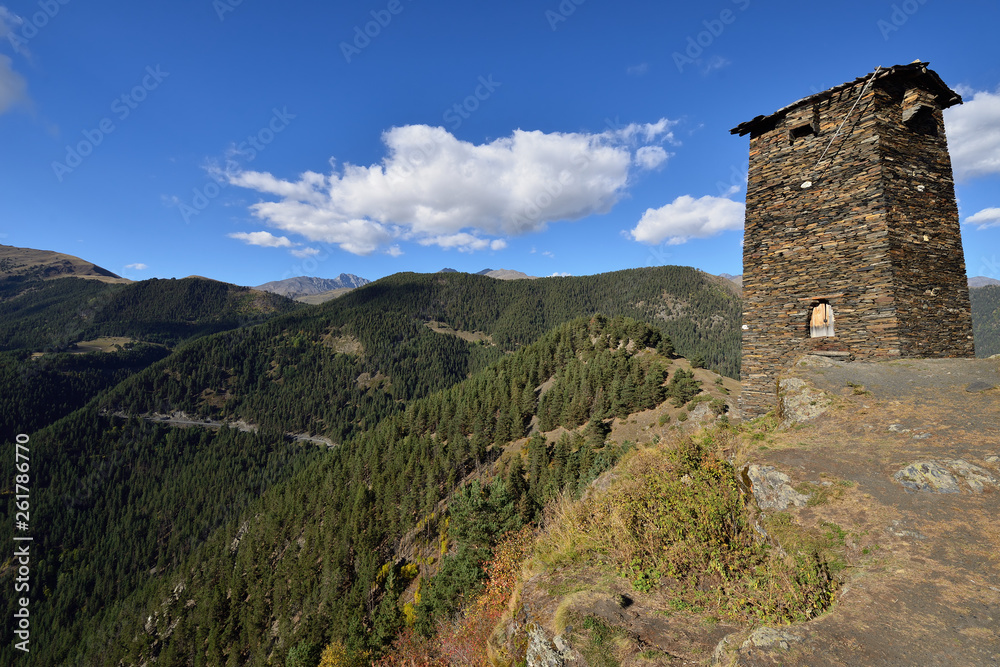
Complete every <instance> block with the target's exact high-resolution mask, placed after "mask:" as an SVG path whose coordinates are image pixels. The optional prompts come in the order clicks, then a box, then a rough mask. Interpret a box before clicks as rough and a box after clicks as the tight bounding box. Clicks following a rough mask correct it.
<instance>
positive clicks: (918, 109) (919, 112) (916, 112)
mask: <svg viewBox="0 0 1000 667" xmlns="http://www.w3.org/2000/svg"><path fill="white" fill-rule="evenodd" d="M903 123H904V124H905V125H906V127H908V128H909V129H910V130H911V131H912V132H916V133H917V134H924V135H927V136H929V137H936V136H938V122H937V118H935V117H934V109H933V108H931V107H929V106H927V105H925V104H917V105H915V106H912V107H910V108H909V109H906V110H905V111H904V112H903Z"/></svg>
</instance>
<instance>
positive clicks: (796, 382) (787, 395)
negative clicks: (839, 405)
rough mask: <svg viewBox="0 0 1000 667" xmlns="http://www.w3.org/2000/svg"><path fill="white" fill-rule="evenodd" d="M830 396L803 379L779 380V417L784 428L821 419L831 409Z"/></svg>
mask: <svg viewBox="0 0 1000 667" xmlns="http://www.w3.org/2000/svg"><path fill="white" fill-rule="evenodd" d="M830 404H831V400H830V396H829V395H828V394H826V393H825V392H823V391H821V390H819V389H817V388H816V387H814V386H813V385H811V384H810V383H809V382H807V381H805V380H803V379H802V378H796V377H789V378H781V379H779V380H778V416H779V417H780V418H781V422H782V425H783V426H789V425H790V424H799V423H802V422H807V421H810V420H813V419H815V418H816V417H819V416H820V415H821V414H823V413H824V412H826V411H827V409H828V408H829V407H830Z"/></svg>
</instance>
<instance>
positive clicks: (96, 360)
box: [0, 276, 301, 440]
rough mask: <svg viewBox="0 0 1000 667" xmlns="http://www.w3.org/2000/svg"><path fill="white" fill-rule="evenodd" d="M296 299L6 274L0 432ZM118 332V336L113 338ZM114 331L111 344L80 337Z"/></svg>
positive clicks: (199, 285) (57, 413) (65, 408)
mask: <svg viewBox="0 0 1000 667" xmlns="http://www.w3.org/2000/svg"><path fill="white" fill-rule="evenodd" d="M299 307H301V306H299V305H298V304H296V303H295V302H293V301H290V300H288V299H285V298H283V297H280V296H277V295H274V294H265V293H261V292H254V291H252V290H249V289H247V288H245V287H238V286H236V285H228V284H226V283H220V282H216V281H213V280H205V279H200V278H186V279H184V280H148V281H144V282H139V283H131V284H109V283H103V282H98V281H95V280H86V279H82V278H74V277H69V278H58V279H54V280H41V279H38V278H28V277H23V276H15V277H8V278H4V279H0V389H2V392H0V411H2V414H0V435H2V436H3V437H4V439H5V440H8V439H9V438H10V437H13V434H14V433H18V432H20V433H25V432H28V433H30V432H32V431H34V430H36V429H39V428H41V427H43V426H45V425H46V424H49V423H51V422H53V421H55V420H56V419H58V418H60V417H62V416H64V415H67V414H69V413H70V412H72V411H73V410H75V409H77V408H80V407H82V406H83V405H85V404H86V403H87V402H88V401H89V400H90V399H91V398H93V397H94V396H96V395H97V394H98V393H100V392H101V391H103V390H105V389H109V388H111V387H114V386H115V385H117V384H119V383H120V382H122V381H123V380H125V378H127V377H129V376H130V375H132V374H133V373H136V372H138V371H141V370H142V369H144V368H146V367H147V366H149V365H150V364H152V363H153V362H155V361H158V360H160V359H162V358H164V357H165V356H167V355H168V354H169V352H170V350H169V349H168V346H174V345H177V344H179V343H181V342H184V341H189V340H192V339H194V338H197V337H199V336H204V335H207V334H210V333H214V332H218V331H224V330H227V329H233V328H239V327H248V326H251V325H253V324H256V323H258V322H263V321H265V320H266V319H268V318H270V317H273V316H275V315H277V314H280V313H282V312H289V311H292V310H295V309H297V308H299ZM109 337H110V338H109ZM102 338H107V339H108V340H110V341H112V342H114V343H117V345H112V344H108V345H105V346H103V347H106V348H108V349H109V350H110V351H105V352H91V353H88V354H83V353H82V352H83V350H81V349H78V347H79V346H78V343H81V342H84V341H91V340H94V339H102Z"/></svg>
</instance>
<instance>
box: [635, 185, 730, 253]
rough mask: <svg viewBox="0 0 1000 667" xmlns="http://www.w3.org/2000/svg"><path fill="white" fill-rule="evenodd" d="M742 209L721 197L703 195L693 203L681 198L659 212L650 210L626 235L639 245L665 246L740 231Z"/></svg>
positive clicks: (691, 199) (689, 197) (692, 199)
mask: <svg viewBox="0 0 1000 667" xmlns="http://www.w3.org/2000/svg"><path fill="white" fill-rule="evenodd" d="M745 208H746V207H745V205H744V204H742V203H740V202H735V201H733V200H732V199H727V198H725V197H712V196H710V195H706V196H704V197H701V198H699V199H695V198H694V197H691V196H689V195H682V196H680V197H678V198H677V199H675V200H674V201H672V202H671V203H669V204H667V205H666V206H661V207H660V208H655V209H654V208H650V209H647V210H646V212H645V213H644V214H643V215H642V218H641V219H640V220H639V224H637V225H636V226H635V228H634V229H632V231H631V232H630V234H631V236H632V238H633V239H635V240H636V241H640V242H642V243H650V244H657V243H660V242H662V241H664V240H666V242H667V243H668V244H669V245H678V244H681V243H686V242H687V241H689V240H691V239H693V238H699V239H703V238H708V237H710V236H715V235H716V234H719V233H721V232H724V231H726V230H731V229H742V228H743V217H744V213H745Z"/></svg>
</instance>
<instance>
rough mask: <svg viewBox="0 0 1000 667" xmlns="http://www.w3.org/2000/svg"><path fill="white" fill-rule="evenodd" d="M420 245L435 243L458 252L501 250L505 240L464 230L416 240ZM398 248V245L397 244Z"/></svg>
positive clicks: (504, 245)
mask: <svg viewBox="0 0 1000 667" xmlns="http://www.w3.org/2000/svg"><path fill="white" fill-rule="evenodd" d="M418 243H420V245H436V246H439V247H441V248H444V249H445V250H451V249H452V248H455V249H457V250H458V251H459V252H474V251H476V250H486V249H487V248H489V249H490V250H503V249H504V248H506V247H507V242H506V241H504V240H503V239H492V240H490V239H483V238H479V237H478V236H473V235H472V234H468V233H466V232H459V233H458V234H449V235H446V236H432V237H427V238H422V239H420V240H419V241H418ZM397 248H398V246H397Z"/></svg>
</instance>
